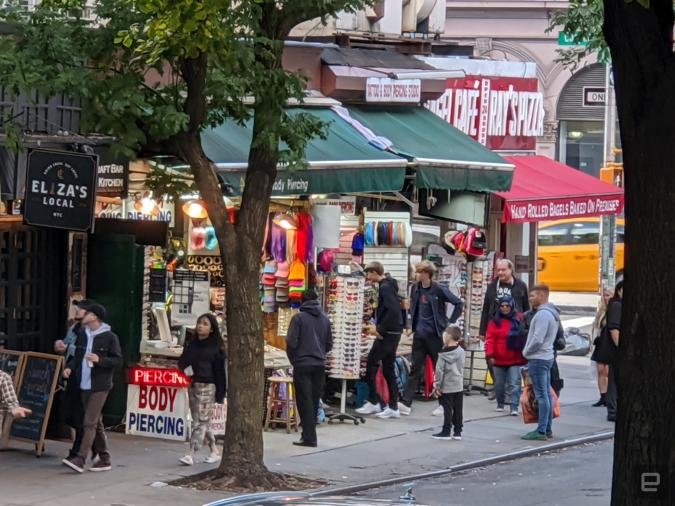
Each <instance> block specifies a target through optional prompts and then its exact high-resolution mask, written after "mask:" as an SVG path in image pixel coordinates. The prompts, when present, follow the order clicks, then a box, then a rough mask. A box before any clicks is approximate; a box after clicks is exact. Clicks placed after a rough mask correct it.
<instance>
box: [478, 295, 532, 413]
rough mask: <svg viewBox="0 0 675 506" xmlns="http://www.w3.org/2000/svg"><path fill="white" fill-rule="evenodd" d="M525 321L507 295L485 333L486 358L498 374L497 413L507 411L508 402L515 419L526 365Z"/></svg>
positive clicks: (503, 297)
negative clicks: (522, 368) (523, 370)
mask: <svg viewBox="0 0 675 506" xmlns="http://www.w3.org/2000/svg"><path fill="white" fill-rule="evenodd" d="M522 322H523V317H522V314H520V313H516V310H515V303H514V301H513V298H512V297H511V296H510V295H505V296H502V297H500V298H499V311H498V312H497V314H496V315H495V316H494V318H492V320H490V321H489V323H488V326H487V331H486V333H485V357H486V358H487V360H488V362H490V363H491V364H492V366H493V369H494V373H495V374H494V378H493V380H494V382H495V390H496V392H497V411H498V412H500V413H502V412H504V404H505V402H506V401H508V402H509V404H510V405H511V415H512V416H518V415H519V414H520V413H519V412H518V405H519V402H520V381H521V380H520V369H521V367H522V366H524V365H525V364H527V360H525V358H524V357H523V346H524V345H525V340H526V338H527V335H526V334H525V332H524V327H523V323H522Z"/></svg>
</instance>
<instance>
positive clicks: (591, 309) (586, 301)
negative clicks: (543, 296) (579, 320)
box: [550, 292, 600, 316]
mask: <svg viewBox="0 0 675 506" xmlns="http://www.w3.org/2000/svg"><path fill="white" fill-rule="evenodd" d="M599 299H600V296H599V295H598V294H597V293H591V292H551V297H550V301H551V302H552V303H553V304H555V305H556V306H558V307H559V308H560V310H561V312H563V313H582V314H585V315H593V316H594V315H595V312H596V311H597V309H598V301H599Z"/></svg>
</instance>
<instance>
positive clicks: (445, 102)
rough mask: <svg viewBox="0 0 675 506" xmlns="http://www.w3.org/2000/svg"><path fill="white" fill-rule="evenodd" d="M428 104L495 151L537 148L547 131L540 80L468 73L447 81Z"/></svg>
mask: <svg viewBox="0 0 675 506" xmlns="http://www.w3.org/2000/svg"><path fill="white" fill-rule="evenodd" d="M445 86H446V90H445V93H444V94H443V95H442V96H441V97H440V98H439V99H437V100H432V101H430V102H427V103H426V104H425V106H426V107H427V108H428V109H429V110H430V111H432V112H433V113H434V114H436V115H437V116H440V117H441V118H443V119H444V120H446V121H447V122H448V123H450V124H452V125H453V126H455V127H456V128H458V129H459V130H461V131H462V132H464V133H465V134H467V135H469V136H471V137H473V138H474V139H475V140H477V141H478V142H480V143H481V144H483V145H484V146H487V147H488V148H490V149H492V150H501V151H534V150H535V149H536V143H537V137H539V136H541V135H543V134H544V98H543V95H542V94H541V93H540V92H539V91H537V90H538V84H537V80H536V79H533V78H515V77H481V76H467V77H463V78H458V79H448V80H447V81H446V85H445Z"/></svg>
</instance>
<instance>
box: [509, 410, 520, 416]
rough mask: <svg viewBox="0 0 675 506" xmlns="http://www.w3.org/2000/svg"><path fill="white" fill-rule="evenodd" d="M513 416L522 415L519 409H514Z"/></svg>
mask: <svg viewBox="0 0 675 506" xmlns="http://www.w3.org/2000/svg"><path fill="white" fill-rule="evenodd" d="M511 416H520V411H518V410H517V409H512V410H511Z"/></svg>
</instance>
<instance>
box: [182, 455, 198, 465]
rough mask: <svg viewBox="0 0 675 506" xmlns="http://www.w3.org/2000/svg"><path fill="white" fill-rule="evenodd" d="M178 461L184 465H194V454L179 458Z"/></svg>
mask: <svg viewBox="0 0 675 506" xmlns="http://www.w3.org/2000/svg"><path fill="white" fill-rule="evenodd" d="M178 462H180V463H181V464H183V465H184V466H192V465H194V463H195V461H194V459H193V458H192V455H186V456H185V457H181V458H179V459H178Z"/></svg>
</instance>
